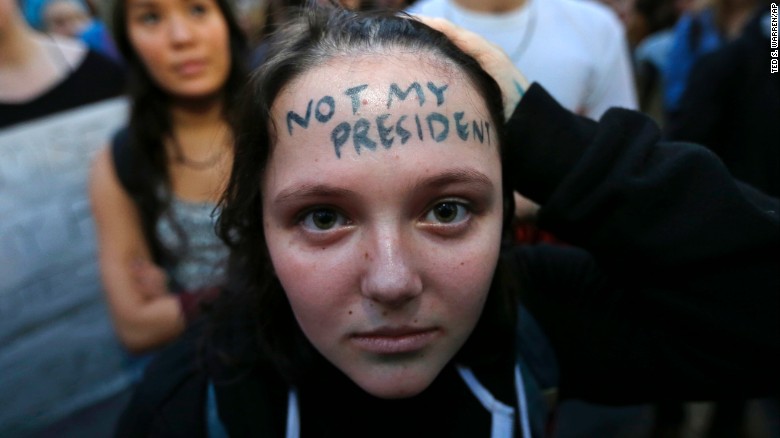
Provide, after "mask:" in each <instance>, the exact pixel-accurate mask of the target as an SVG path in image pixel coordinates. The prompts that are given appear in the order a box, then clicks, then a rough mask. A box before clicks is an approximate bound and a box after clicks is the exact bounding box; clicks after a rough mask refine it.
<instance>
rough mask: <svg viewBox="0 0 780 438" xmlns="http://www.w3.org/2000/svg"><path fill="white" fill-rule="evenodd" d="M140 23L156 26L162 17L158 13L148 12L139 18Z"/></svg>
mask: <svg viewBox="0 0 780 438" xmlns="http://www.w3.org/2000/svg"><path fill="white" fill-rule="evenodd" d="M138 21H139V22H141V23H142V24H146V25H151V24H156V23H157V22H159V21H160V15H159V14H157V13H156V12H146V13H143V14H141V15H139V16H138Z"/></svg>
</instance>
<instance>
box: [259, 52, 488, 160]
mask: <svg viewBox="0 0 780 438" xmlns="http://www.w3.org/2000/svg"><path fill="white" fill-rule="evenodd" d="M272 117H273V118H274V124H275V126H276V129H277V133H276V139H277V141H280V142H283V143H284V142H285V140H291V141H293V142H294V141H295V139H296V137H297V138H298V139H301V140H302V139H304V138H306V139H311V138H312V137H314V136H319V137H320V138H323V139H325V140H326V141H327V142H328V143H330V144H331V145H332V146H333V152H334V154H335V156H336V157H337V158H340V157H341V155H342V153H344V152H345V151H346V150H347V149H349V150H354V152H355V153H357V154H358V155H359V154H360V153H361V152H362V151H367V150H374V149H375V148H376V147H377V146H379V147H383V148H385V149H390V148H392V147H393V146H399V145H402V144H406V143H407V142H414V141H433V142H438V143H440V142H452V141H458V140H459V141H468V142H470V141H476V142H479V143H482V144H493V143H495V141H496V140H497V138H496V136H495V128H494V127H493V126H491V117H490V115H489V114H488V111H487V109H486V105H485V104H484V101H483V99H482V97H481V96H479V94H478V93H477V92H476V91H475V90H474V89H473V87H472V86H471V82H470V81H469V80H467V79H466V78H465V77H464V76H463V74H462V73H461V72H460V71H458V70H457V69H453V68H443V67H442V65H441V63H431V62H428V61H426V60H425V59H420V58H419V57H417V58H415V57H412V56H408V55H407V56H404V55H401V56H392V55H391V57H386V58H380V57H377V56H372V57H361V58H358V59H354V58H348V59H334V60H331V61H329V62H328V63H326V64H323V65H321V66H318V67H316V68H314V69H312V70H309V71H308V72H306V73H304V74H302V75H301V76H300V77H298V78H296V80H294V81H292V82H291V83H290V84H288V85H287V86H286V87H285V88H284V89H283V90H282V91H281V92H280V93H279V95H278V97H277V99H276V101H275V102H274V105H273V109H272Z"/></svg>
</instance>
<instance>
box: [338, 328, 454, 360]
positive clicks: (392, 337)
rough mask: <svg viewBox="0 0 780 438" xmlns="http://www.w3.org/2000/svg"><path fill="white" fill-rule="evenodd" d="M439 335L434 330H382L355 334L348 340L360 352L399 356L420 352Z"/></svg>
mask: <svg viewBox="0 0 780 438" xmlns="http://www.w3.org/2000/svg"><path fill="white" fill-rule="evenodd" d="M438 334H439V330H438V329H436V328H425V329H413V328H383V329H379V330H373V331H371V332H364V333H356V334H353V335H352V336H350V340H351V341H352V343H353V344H355V345H356V346H357V347H358V348H360V349H361V350H364V351H367V352H369V353H374V354H401V353H411V352H414V351H418V350H422V349H423V348H425V347H426V346H427V345H428V344H430V343H431V342H432V341H433V340H434V338H436V337H437V336H438Z"/></svg>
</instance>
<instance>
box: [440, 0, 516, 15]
mask: <svg viewBox="0 0 780 438" xmlns="http://www.w3.org/2000/svg"><path fill="white" fill-rule="evenodd" d="M453 1H454V2H455V3H456V4H457V5H458V6H460V7H462V8H464V9H468V10H471V11H474V12H484V13H492V14H501V13H505V12H511V11H514V10H516V9H519V8H521V7H523V5H525V3H526V0H453Z"/></svg>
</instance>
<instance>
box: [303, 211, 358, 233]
mask: <svg viewBox="0 0 780 438" xmlns="http://www.w3.org/2000/svg"><path fill="white" fill-rule="evenodd" d="M301 225H303V227H304V228H306V229H308V230H312V231H328V230H330V229H333V228H335V227H340V226H344V225H347V219H346V218H345V217H344V215H342V214H341V213H339V212H337V211H336V210H334V209H332V208H316V209H314V210H310V211H309V212H308V213H306V214H305V215H304V216H303V217H302V218H301Z"/></svg>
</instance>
